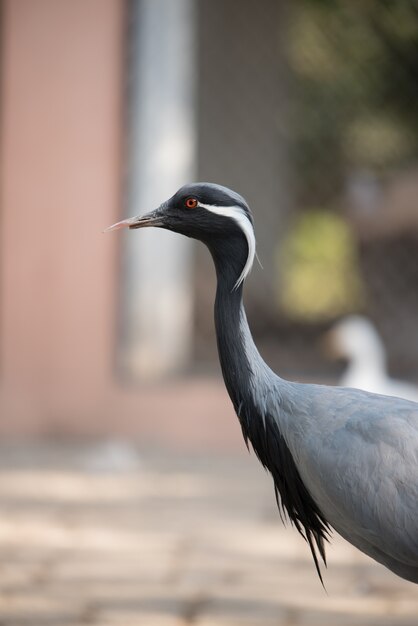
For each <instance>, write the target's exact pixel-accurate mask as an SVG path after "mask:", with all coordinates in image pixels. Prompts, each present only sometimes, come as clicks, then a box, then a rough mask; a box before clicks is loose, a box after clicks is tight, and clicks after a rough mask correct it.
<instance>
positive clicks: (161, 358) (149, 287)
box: [119, 0, 196, 380]
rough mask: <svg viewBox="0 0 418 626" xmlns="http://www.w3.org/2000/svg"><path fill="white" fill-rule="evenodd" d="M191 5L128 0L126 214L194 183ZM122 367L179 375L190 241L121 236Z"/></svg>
mask: <svg viewBox="0 0 418 626" xmlns="http://www.w3.org/2000/svg"><path fill="white" fill-rule="evenodd" d="M194 9H195V6H194V2H193V0H134V2H133V3H132V15H131V20H132V21H131V30H130V32H131V46H132V47H131V59H130V72H129V87H130V92H129V119H128V128H127V132H128V151H127V152H128V154H127V161H128V167H129V170H128V176H127V180H128V194H127V202H126V210H125V215H126V216H131V215H137V214H140V213H143V212H146V211H149V210H151V209H153V208H156V207H157V206H158V205H159V204H160V203H161V202H162V201H163V200H165V199H166V198H167V197H169V196H170V195H172V194H173V193H174V192H175V191H176V190H177V188H178V187H179V186H181V185H183V184H184V183H186V182H189V181H190V180H191V179H193V178H194V162H195V123H194V82H195V71H194V70H195V68H194V65H195V58H196V55H195V51H194V45H195V35H194V33H195V16H194V13H195V11H194ZM123 246H124V249H123V265H122V274H123V279H122V305H121V306H122V311H121V315H120V320H121V324H120V344H119V365H120V367H121V369H122V373H123V374H124V375H126V376H128V377H129V378H133V379H136V380H137V379H143V378H150V377H151V378H152V377H156V376H160V375H163V374H168V373H171V372H175V371H176V370H177V371H178V370H179V369H181V368H182V367H184V365H186V364H187V362H188V359H189V354H190V346H191V336H192V323H191V310H192V283H191V269H190V266H191V256H190V251H191V244H190V241H189V240H187V239H186V238H182V237H180V236H179V235H175V234H172V233H168V232H166V231H162V230H154V229H147V230H144V231H138V232H129V233H126V234H125V239H124V244H123Z"/></svg>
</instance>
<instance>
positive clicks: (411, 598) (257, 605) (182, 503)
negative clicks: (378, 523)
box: [0, 441, 418, 626]
mask: <svg viewBox="0 0 418 626" xmlns="http://www.w3.org/2000/svg"><path fill="white" fill-rule="evenodd" d="M0 459H1V460H0V503H1V516H0V555H1V559H0V624H1V626H12V625H13V626H18V625H19V626H20V625H22V626H23V625H26V624H28V625H29V624H30V625H34V626H35V625H36V626H76V625H77V626H81V625H82V624H94V625H97V626H99V625H114V626H116V625H117V626H131V625H138V626H142V625H144V626H154V625H155V626H174V625H175V626H180V625H186V624H196V625H197V626H215V625H216V626H222V625H224V626H232V625H236V626H239V625H240V626H241V625H246V624H248V625H249V624H251V625H253V626H258V625H260V626H261V625H263V626H273V625H275V626H280V625H289V626H290V625H291V624H292V625H297V624H306V625H308V624H309V625H314V624H315V625H317V626H325V625H331V624H332V625H344V626H345V625H350V626H352V625H356V626H360V625H361V626H368V625H376V626H377V625H379V626H389V625H390V626H406V625H410V626H412V625H414V626H415V625H416V624H417V619H418V618H417V615H418V587H417V586H415V585H412V584H410V583H407V582H405V581H402V580H400V579H399V578H397V577H395V576H394V575H392V574H391V573H389V572H388V571H387V570H385V569H384V568H383V567H380V566H379V565H377V564H375V563H374V562H372V561H371V560H369V559H368V558H366V557H363V556H362V555H361V554H360V553H358V552H357V551H355V550H354V549H353V548H351V547H350V546H349V545H348V544H346V543H345V542H344V541H342V540H340V539H338V538H334V539H333V545H332V547H330V549H329V550H328V553H329V567H328V571H325V572H324V581H325V585H326V588H327V592H325V591H324V590H323V589H322V587H321V585H320V582H319V580H318V578H317V576H316V573H315V570H314V567H313V564H312V561H311V558H310V556H309V550H308V548H307V546H306V544H305V543H304V541H303V540H302V539H301V538H300V537H299V536H298V534H297V532H296V531H295V530H294V529H291V528H287V529H285V528H284V527H283V526H282V524H281V522H280V519H279V516H278V514H277V511H276V509H275V504H274V496H273V492H272V488H271V484H270V480H269V477H268V476H267V475H266V474H265V473H264V472H263V470H262V469H261V467H259V465H258V463H257V461H256V459H255V457H254V455H251V456H248V455H246V454H243V455H238V454H236V453H235V454H233V453H231V454H230V455H229V456H227V455H226V454H225V455H222V456H220V455H217V456H208V455H196V456H192V455H190V453H187V455H184V454H183V455H182V454H180V453H176V454H173V453H172V452H171V453H169V452H164V451H162V450H158V451H157V450H154V451H150V450H147V451H144V450H138V449H137V448H135V447H134V446H131V445H129V444H127V443H124V442H122V441H119V442H118V441H113V442H102V443H90V444H86V443H84V444H78V445H76V444H71V445H69V444H49V445H47V444H30V445H29V444H19V445H17V444H16V445H4V444H3V445H2V447H1V449H0Z"/></svg>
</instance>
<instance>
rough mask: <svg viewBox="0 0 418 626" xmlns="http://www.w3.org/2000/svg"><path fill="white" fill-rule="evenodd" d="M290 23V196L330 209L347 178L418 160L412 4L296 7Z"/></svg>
mask: <svg viewBox="0 0 418 626" xmlns="http://www.w3.org/2000/svg"><path fill="white" fill-rule="evenodd" d="M290 24H291V28H290V30H289V38H288V47H287V52H288V54H287V57H288V63H289V70H290V71H289V75H290V81H291V89H290V93H291V102H290V107H289V109H290V128H291V132H290V133H289V144H290V156H291V159H292V162H293V168H294V171H295V180H296V185H295V196H296V199H297V203H298V204H299V206H302V207H303V206H309V205H311V203H312V197H315V201H316V202H320V203H321V205H323V206H327V205H328V206H331V205H335V201H336V199H338V196H339V194H341V190H342V189H343V186H344V181H345V179H346V176H347V172H348V171H350V170H351V169H353V168H358V167H366V168H371V169H376V168H378V169H379V170H384V169H391V168H397V167H401V166H403V165H405V164H406V163H409V162H410V161H413V160H414V159H417V158H418V106H416V103H417V102H418V2H416V1H415V0H300V1H299V2H295V3H293V4H292V13H291V19H290Z"/></svg>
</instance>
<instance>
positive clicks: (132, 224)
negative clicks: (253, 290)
mask: <svg viewBox="0 0 418 626" xmlns="http://www.w3.org/2000/svg"><path fill="white" fill-rule="evenodd" d="M149 226H155V227H158V228H165V229H167V230H172V231H174V232H177V233H180V234H182V235H186V236H187V237H192V238H193V239H199V240H200V241H203V242H204V243H205V244H206V245H207V246H208V247H209V249H210V250H211V252H212V254H213V256H214V258H215V263H216V262H217V259H218V258H219V257H220V256H222V259H223V263H225V258H226V256H228V255H229V257H230V259H231V261H233V263H234V264H235V265H237V266H239V272H240V273H239V275H238V276H236V283H235V286H238V285H240V284H241V283H242V282H243V280H244V278H245V277H246V276H247V274H248V273H249V271H250V269H251V266H252V264H253V261H254V256H255V236H254V227H253V218H252V215H251V211H250V208H249V206H248V204H247V203H246V201H245V200H244V198H243V197H242V196H240V195H239V194H237V193H236V192H235V191H232V190H231V189H228V188H227V187H222V186H221V185H216V184H214V183H192V184H189V185H184V186H183V187H181V188H180V189H179V190H178V191H177V192H176V193H175V194H174V196H172V197H171V198H170V199H169V200H167V201H166V202H163V203H162V204H161V206H159V207H158V208H157V209H155V210H154V211H151V212H150V213H146V214H145V215H141V216H138V217H132V218H129V219H127V220H123V221H122V222H118V223H117V224H113V226H110V227H109V228H108V229H106V230H114V229H117V228H124V227H127V228H131V229H134V228H144V227H149Z"/></svg>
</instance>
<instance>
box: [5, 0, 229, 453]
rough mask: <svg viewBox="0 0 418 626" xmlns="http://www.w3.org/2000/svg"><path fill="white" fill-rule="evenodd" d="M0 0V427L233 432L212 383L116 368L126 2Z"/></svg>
mask: <svg viewBox="0 0 418 626" xmlns="http://www.w3.org/2000/svg"><path fill="white" fill-rule="evenodd" d="M3 4H4V16H3V25H2V26H3V32H2V41H3V56H2V59H1V62H2V67H1V78H2V84H1V96H2V100H1V109H0V110H1V133H0V141H1V159H0V176H1V180H0V194H1V203H0V218H1V222H0V237H1V249H0V303H1V315H0V416H1V418H0V434H2V435H3V436H5V435H22V434H25V435H36V434H43V433H46V434H76V435H79V434H81V435H82V434H106V433H118V434H129V433H133V434H134V435H135V436H139V437H143V438H146V439H147V440H148V439H152V440H156V441H160V442H161V441H163V442H167V443H172V442H173V441H175V440H177V441H180V442H192V443H193V442H196V441H201V442H202V443H203V444H205V445H206V444H208V443H210V442H212V443H213V444H214V445H224V444H226V445H229V444H230V443H231V442H235V441H240V439H239V433H238V425H237V423H236V420H235V418H234V417H233V416H232V410H231V409H230V407H229V403H228V400H227V398H226V395H225V392H224V390H223V387H222V386H221V385H220V384H219V382H218V381H213V382H210V381H203V380H200V381H199V380H197V381H194V382H187V381H186V382H177V383H175V382H173V383H171V384H169V383H167V384H165V385H162V386H159V387H152V386H151V387H149V386H148V387H144V388H140V389H138V388H135V387H134V388H132V387H131V388H129V387H127V386H122V385H120V383H118V380H117V378H116V377H115V375H114V371H113V367H114V342H115V326H116V321H115V317H116V316H115V308H116V302H115V301H116V294H117V288H116V287H117V285H116V282H117V275H116V271H117V246H118V242H119V241H120V239H119V238H118V237H117V236H115V235H103V234H102V232H101V231H102V229H103V227H105V226H106V225H108V224H110V223H112V222H113V221H115V220H116V219H117V218H118V216H119V203H120V197H121V194H120V169H121V168H120V156H121V110H122V102H121V94H122V93H123V90H122V86H123V66H122V62H123V58H124V56H123V33H124V3H123V2H122V0H71V2H70V1H69V0H36V2H34V0H19V2H17V1H16V0H5V1H4V3H3ZM173 407H175V412H173V411H174V410H173ZM225 415H226V418H225ZM225 420H226V421H225Z"/></svg>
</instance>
